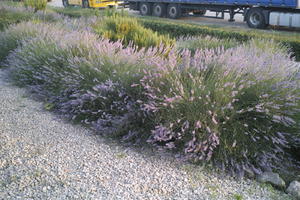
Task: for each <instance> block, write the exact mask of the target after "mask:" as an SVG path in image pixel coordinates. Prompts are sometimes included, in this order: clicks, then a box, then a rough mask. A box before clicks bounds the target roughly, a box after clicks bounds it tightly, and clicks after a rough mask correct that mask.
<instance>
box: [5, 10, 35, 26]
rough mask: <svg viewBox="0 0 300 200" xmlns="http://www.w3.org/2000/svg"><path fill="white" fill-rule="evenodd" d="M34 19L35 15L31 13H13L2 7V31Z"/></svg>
mask: <svg viewBox="0 0 300 200" xmlns="http://www.w3.org/2000/svg"><path fill="white" fill-rule="evenodd" d="M32 17H33V14H32V13H29V12H21V11H20V12H12V11H9V10H7V9H5V8H4V7H0V31H2V30H4V28H6V27H7V26H8V25H10V24H16V23H19V22H22V21H28V20H30V19H32Z"/></svg>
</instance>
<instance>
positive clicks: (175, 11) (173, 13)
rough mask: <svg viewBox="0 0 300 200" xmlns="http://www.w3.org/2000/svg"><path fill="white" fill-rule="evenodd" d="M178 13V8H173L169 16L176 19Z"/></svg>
mask: <svg viewBox="0 0 300 200" xmlns="http://www.w3.org/2000/svg"><path fill="white" fill-rule="evenodd" d="M176 13H177V10H176V8H175V7H171V8H170V11H169V15H170V16H172V17H174V16H176Z"/></svg>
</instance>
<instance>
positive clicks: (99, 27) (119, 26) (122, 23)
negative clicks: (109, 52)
mask: <svg viewBox="0 0 300 200" xmlns="http://www.w3.org/2000/svg"><path fill="white" fill-rule="evenodd" d="M93 29H94V30H95V32H96V33H97V34H99V35H101V36H103V37H104V38H108V39H110V40H112V41H117V40H122V42H123V44H125V45H129V44H130V42H132V43H133V44H134V45H136V46H138V47H140V48H141V47H155V46H160V45H161V44H163V45H164V46H171V45H173V44H174V43H175V41H174V40H172V39H170V38H169V37H168V36H166V35H159V34H158V33H157V32H153V31H152V30H150V29H146V28H144V27H143V26H142V25H140V24H139V22H138V21H137V19H135V18H130V17H123V16H111V17H105V18H104V19H103V20H101V21H99V22H98V23H97V24H95V25H94V26H93Z"/></svg>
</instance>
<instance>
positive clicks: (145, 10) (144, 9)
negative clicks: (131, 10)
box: [141, 4, 148, 15]
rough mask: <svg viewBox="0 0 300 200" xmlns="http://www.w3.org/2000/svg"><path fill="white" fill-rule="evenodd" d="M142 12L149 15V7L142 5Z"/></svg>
mask: <svg viewBox="0 0 300 200" xmlns="http://www.w3.org/2000/svg"><path fill="white" fill-rule="evenodd" d="M141 11H142V14H144V15H145V14H147V13H148V7H147V6H146V5H145V4H143V5H142V7H141Z"/></svg>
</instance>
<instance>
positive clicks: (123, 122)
mask: <svg viewBox="0 0 300 200" xmlns="http://www.w3.org/2000/svg"><path fill="white" fill-rule="evenodd" d="M20 26H21V25H18V26H17V27H20ZM31 27H33V28H32V29H37V30H38V31H37V34H36V36H35V37H32V38H27V39H25V40H22V42H20V43H19V44H20V46H19V47H18V48H17V49H15V50H14V51H13V52H12V53H11V54H10V55H9V56H8V59H7V60H8V63H7V65H8V66H10V67H11V69H12V75H13V77H14V78H15V80H16V81H17V82H19V83H21V84H23V85H24V84H25V85H29V86H30V88H31V89H32V90H34V91H36V92H38V93H39V94H41V95H43V96H44V97H45V98H47V99H48V101H50V102H52V103H53V104H54V105H55V107H56V109H57V110H58V111H59V112H60V113H62V114H64V115H65V116H67V117H68V118H70V119H73V120H76V121H80V122H83V123H86V124H90V125H92V126H93V127H94V128H96V129H97V130H101V131H103V130H104V129H105V130H107V131H108V127H109V126H114V127H113V129H110V132H111V134H114V135H120V134H121V133H117V132H118V131H119V132H122V133H124V131H125V133H127V132H126V130H128V128H129V127H131V128H132V129H134V127H132V125H131V122H132V121H133V122H134V123H135V124H136V123H137V122H139V121H140V119H141V117H137V115H139V106H138V105H137V103H136V99H137V98H138V97H139V96H140V92H139V89H137V88H132V87H131V85H134V84H137V83H139V80H140V79H141V78H142V77H143V75H142V73H141V71H142V70H143V69H144V68H151V67H154V66H155V63H161V62H163V60H165V59H164V58H162V57H161V56H160V54H164V53H165V52H164V50H163V47H161V48H149V49H147V50H145V49H142V50H140V51H138V50H137V49H136V48H135V47H127V48H124V47H123V45H122V43H121V42H120V41H119V42H114V43H112V42H109V40H106V39H98V35H95V34H93V33H91V32H89V31H77V30H75V31H71V30H69V29H65V27H64V28H62V26H57V25H45V27H40V26H39V25H38V24H31ZM24 31H26V28H25V29H24ZM20 32H22V31H21V30H20ZM115 122H118V123H115ZM126 127H128V128H127V129H126ZM122 129H123V130H122ZM111 130H114V131H111ZM131 133H132V131H131Z"/></svg>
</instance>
